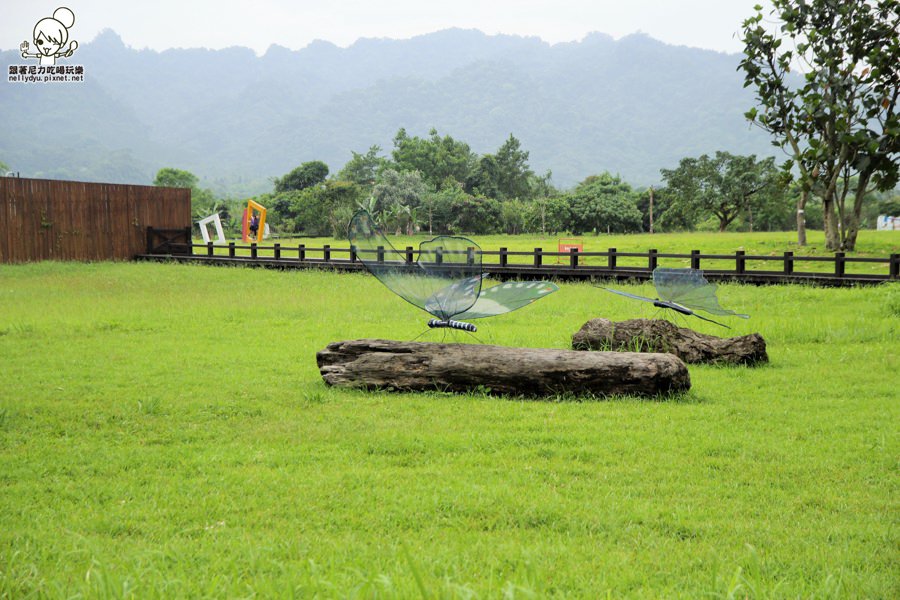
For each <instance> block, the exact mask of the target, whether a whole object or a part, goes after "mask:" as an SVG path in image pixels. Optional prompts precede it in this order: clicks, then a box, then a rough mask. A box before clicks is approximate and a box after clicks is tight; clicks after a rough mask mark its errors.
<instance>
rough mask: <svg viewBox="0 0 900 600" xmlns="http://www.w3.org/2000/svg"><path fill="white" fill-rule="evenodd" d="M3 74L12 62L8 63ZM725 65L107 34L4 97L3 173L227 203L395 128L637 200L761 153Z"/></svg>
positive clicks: (501, 49) (455, 45)
mask: <svg viewBox="0 0 900 600" xmlns="http://www.w3.org/2000/svg"><path fill="white" fill-rule="evenodd" d="M284 43H286V44H289V43H290V41H289V40H285V41H284ZM0 58H2V62H3V63H4V65H7V66H8V65H10V64H24V63H26V61H25V60H24V59H22V58H21V57H19V55H18V52H16V51H14V50H8V51H4V52H2V53H0ZM738 61H739V56H738V55H727V54H721V53H716V52H712V51H706V50H699V49H694V48H687V47H675V46H668V45H665V44H663V43H661V42H658V41H656V40H653V39H651V38H649V37H646V36H644V35H632V36H629V37H626V38H623V39H621V40H618V41H616V40H613V39H612V38H610V37H609V36H606V35H602V34H593V35H590V36H588V37H586V38H585V39H584V40H582V41H581V42H577V43H568V44H557V45H549V44H547V43H544V42H542V41H541V40H539V39H536V38H522V37H515V36H488V35H485V34H482V33H480V32H477V31H468V30H447V31H441V32H437V33H433V34H430V35H424V36H420V37H416V38H412V39H409V40H372V39H369V40H360V41H358V42H357V43H355V44H354V45H352V46H350V47H349V48H338V47H337V46H334V45H332V44H330V43H327V42H314V43H313V44H310V45H309V46H307V47H306V48H303V49H302V50H299V51H290V50H287V49H286V48H284V47H282V46H277V45H273V46H272V47H271V48H270V49H269V50H268V52H267V53H266V54H265V55H263V56H261V57H257V56H256V55H255V54H254V53H253V52H252V51H251V50H249V49H246V48H229V49H224V50H217V51H212V50H205V49H176V50H168V51H165V52H155V51H150V50H137V49H133V48H130V47H128V46H127V45H125V44H124V43H123V42H122V40H121V39H120V38H119V37H118V36H117V35H116V34H115V33H114V32H112V31H107V32H105V33H103V34H101V35H100V36H98V37H97V38H96V39H95V40H93V41H90V42H86V43H83V44H82V47H81V48H79V50H78V52H77V53H76V54H75V55H74V56H73V57H72V58H71V59H68V63H69V64H81V65H84V69H85V82H84V83H83V84H69V85H53V84H44V85H34V84H31V85H23V84H5V85H4V86H3V92H2V94H0V111H2V114H3V115H4V116H5V117H6V118H4V119H2V120H0V161H3V162H5V163H7V164H8V165H9V166H10V167H12V168H13V169H14V170H17V171H20V172H21V173H22V174H23V175H29V176H37V177H51V178H76V179H86V180H104V181H117V182H134V183H150V182H151V181H152V180H153V176H154V174H155V173H156V172H157V170H158V169H159V168H161V167H164V166H175V167H178V168H183V169H187V170H190V171H192V172H194V173H196V174H197V175H198V176H199V177H200V178H201V182H202V184H203V185H204V186H207V187H211V188H213V189H214V190H216V191H217V192H219V193H228V194H233V195H242V194H250V193H257V192H263V191H269V190H271V178H272V177H273V176H278V175H280V174H283V173H285V172H287V171H288V170H290V169H291V168H292V167H294V166H296V165H298V164H300V163H302V162H304V161H309V160H321V161H324V162H325V163H327V164H328V165H329V166H330V168H331V171H332V172H337V171H338V170H339V169H340V168H341V167H342V166H343V165H344V164H345V163H346V162H347V161H348V160H349V159H350V158H351V151H356V152H364V151H366V149H368V148H369V147H370V146H372V145H373V144H377V145H380V146H381V147H382V148H383V149H384V150H385V152H386V153H387V152H389V151H390V149H391V140H392V139H393V136H394V134H395V133H396V132H397V131H398V129H399V128H401V127H403V128H405V129H406V130H407V131H409V132H410V134H411V135H426V134H427V133H428V131H429V130H430V129H431V128H432V127H434V128H436V129H437V130H438V131H440V132H441V133H442V134H449V135H452V136H454V138H456V139H462V140H465V141H466V142H468V143H469V144H470V145H471V147H472V149H473V150H474V151H475V152H479V153H481V152H491V151H494V150H495V149H496V148H498V147H499V146H500V145H501V144H502V143H503V141H504V140H505V139H507V138H508V137H509V135H510V134H511V133H512V134H514V135H515V136H516V137H517V138H518V139H519V140H521V142H522V146H523V148H525V149H526V150H528V151H529V152H530V164H531V167H532V168H533V169H534V170H535V171H536V172H538V173H544V172H546V171H547V170H552V172H553V183H554V184H555V185H557V186H561V187H569V186H572V185H574V184H575V183H577V182H578V181H581V180H582V179H584V178H585V177H587V176H588V175H591V174H594V173H599V172H603V171H609V172H611V173H618V174H620V175H621V176H622V178H623V179H625V180H627V181H629V182H631V183H632V184H635V185H647V184H652V183H655V182H658V181H660V179H661V177H660V172H659V170H660V169H661V168H672V167H674V166H676V165H677V164H678V161H679V160H680V159H681V158H683V157H685V156H695V155H699V154H702V153H711V152H714V151H717V150H727V151H730V152H734V153H742V154H751V153H756V154H758V155H765V154H772V153H773V150H772V147H771V146H770V145H769V143H768V138H767V137H766V136H765V135H763V134H762V133H761V132H759V131H755V130H752V129H750V127H749V126H748V125H747V123H746V121H745V119H744V118H743V113H744V111H746V110H748V109H749V107H750V106H752V104H753V101H752V97H751V95H750V94H749V93H748V92H747V91H745V90H744V89H743V88H742V78H741V76H740V74H738V73H737V72H736V70H735V69H736V67H737V64H738Z"/></svg>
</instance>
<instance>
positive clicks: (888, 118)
mask: <svg viewBox="0 0 900 600" xmlns="http://www.w3.org/2000/svg"><path fill="white" fill-rule="evenodd" d="M772 6H773V10H772V15H773V16H774V17H775V22H774V23H773V24H772V26H773V27H774V29H773V30H769V29H767V23H766V21H764V20H763V9H762V7H761V6H758V5H757V6H756V7H755V9H756V15H754V16H753V17H751V18H749V19H747V20H746V21H745V22H744V24H743V32H742V37H741V40H742V41H743V42H744V54H745V57H744V59H743V60H742V61H741V64H740V68H741V69H743V71H744V75H745V78H744V86H745V87H753V88H754V89H755V91H756V100H757V107H754V108H752V109H751V110H750V111H748V112H747V113H746V116H747V118H748V119H750V120H751V122H753V123H755V124H757V125H759V126H760V127H761V128H762V129H764V130H765V131H768V132H769V133H771V134H772V136H773V143H774V144H775V145H777V146H780V147H781V148H783V149H784V150H785V151H786V152H787V154H788V155H789V156H790V160H789V161H788V163H787V164H786V165H785V168H790V167H794V168H796V170H797V173H798V179H799V183H800V190H801V194H800V196H799V199H798V203H797V231H798V242H799V243H800V244H801V245H803V244H805V243H806V233H805V224H804V218H803V217H804V209H805V205H806V202H807V201H808V198H809V195H810V193H816V194H819V195H820V196H821V198H822V202H823V210H824V217H825V238H826V245H827V247H828V248H829V249H832V250H837V249H844V250H852V249H854V248H855V245H856V236H857V233H858V231H859V226H860V215H861V210H862V204H863V201H864V199H865V198H866V194H867V192H868V191H869V190H870V189H873V188H874V189H877V190H887V189H890V188H892V187H894V186H895V185H896V184H897V180H898V160H897V154H898V152H900V118H898V115H897V113H896V106H897V97H898V93H900V70H898V68H897V65H898V64H900V36H898V35H897V28H898V25H900V13H898V3H897V2H896V0H869V1H857V2H836V1H834V0H772ZM784 42H789V43H787V44H785V43H784ZM792 69H799V70H800V71H801V74H802V75H803V76H802V77H798V76H796V75H793V74H792V72H791V71H792ZM854 176H855V177H856V179H855V182H854V181H853V177H854ZM851 189H852V190H853V195H852V197H853V203H852V206H847V205H846V198H847V196H848V193H849V192H850V191H851Z"/></svg>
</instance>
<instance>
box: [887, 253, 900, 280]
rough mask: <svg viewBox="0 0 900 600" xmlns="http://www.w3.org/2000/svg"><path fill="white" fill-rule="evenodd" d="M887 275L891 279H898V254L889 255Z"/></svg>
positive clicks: (899, 276)
mask: <svg viewBox="0 0 900 600" xmlns="http://www.w3.org/2000/svg"><path fill="white" fill-rule="evenodd" d="M889 264H890V267H889V269H888V273H889V276H890V278H891V279H900V254H891V261H890V263H889Z"/></svg>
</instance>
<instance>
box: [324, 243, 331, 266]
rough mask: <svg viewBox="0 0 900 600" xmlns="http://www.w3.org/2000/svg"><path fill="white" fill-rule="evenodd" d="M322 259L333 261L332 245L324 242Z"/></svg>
mask: <svg viewBox="0 0 900 600" xmlns="http://www.w3.org/2000/svg"><path fill="white" fill-rule="evenodd" d="M322 260H324V261H325V262H331V245H330V244H323V245H322Z"/></svg>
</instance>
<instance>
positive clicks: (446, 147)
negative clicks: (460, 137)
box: [391, 128, 476, 189]
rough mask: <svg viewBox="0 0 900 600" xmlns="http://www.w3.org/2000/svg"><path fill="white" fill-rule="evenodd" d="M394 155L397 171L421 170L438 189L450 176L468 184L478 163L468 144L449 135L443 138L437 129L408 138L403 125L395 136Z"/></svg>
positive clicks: (426, 178) (423, 177) (428, 181)
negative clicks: (422, 135)
mask: <svg viewBox="0 0 900 600" xmlns="http://www.w3.org/2000/svg"><path fill="white" fill-rule="evenodd" d="M391 155H392V156H393V159H394V164H395V166H396V170H397V171H418V172H419V173H421V175H422V179H424V180H425V181H426V182H427V183H429V184H431V185H432V186H433V187H434V188H435V189H439V188H440V186H441V185H442V184H443V183H444V182H445V181H447V180H448V179H451V180H453V181H457V182H459V183H465V182H466V181H467V180H468V178H469V174H470V172H471V171H472V169H473V167H474V165H475V162H476V157H475V154H474V153H473V152H472V150H471V149H470V148H469V145H468V144H466V143H465V142H460V141H457V140H454V139H453V138H452V137H450V136H449V135H445V136H444V137H441V136H440V135H438V132H437V129H432V130H431V131H430V132H429V137H428V138H427V139H422V138H420V137H418V136H415V137H409V135H408V134H407V133H406V130H405V129H403V128H401V129H400V130H399V131H398V132H397V135H396V136H394V150H393V152H392V153H391Z"/></svg>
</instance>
